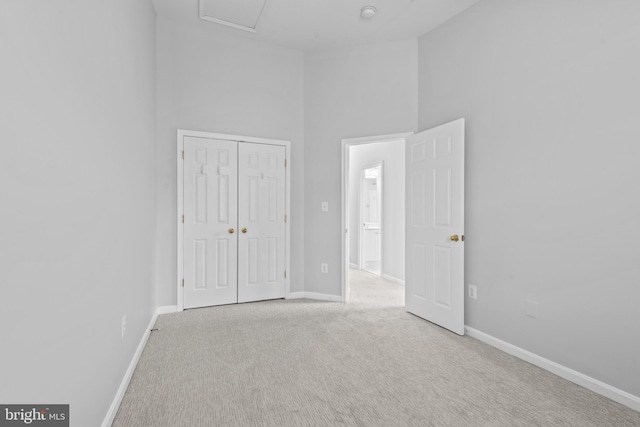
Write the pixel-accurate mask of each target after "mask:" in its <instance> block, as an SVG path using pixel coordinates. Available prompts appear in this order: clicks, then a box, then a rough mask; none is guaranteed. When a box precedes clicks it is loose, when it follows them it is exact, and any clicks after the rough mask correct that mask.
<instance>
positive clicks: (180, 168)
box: [176, 129, 291, 311]
mask: <svg viewBox="0 0 640 427" xmlns="http://www.w3.org/2000/svg"><path fill="white" fill-rule="evenodd" d="M189 136H190V137H195V138H208V139H221V140H225V141H235V142H251V143H254V144H267V145H279V146H282V147H285V159H286V161H287V167H286V168H285V170H284V174H285V215H286V216H287V222H286V223H285V270H286V271H287V277H286V278H285V279H284V282H285V291H284V295H285V298H289V297H290V294H291V264H290V258H291V257H290V250H291V213H290V212H291V209H290V203H291V184H290V179H291V173H290V172H289V171H290V170H291V142H290V141H285V140H280V139H268V138H257V137H253V136H243V135H229V134H224V133H213V132H202V131H195V130H185V129H178V130H177V143H176V148H177V150H176V162H177V180H176V181H177V197H176V206H177V217H176V224H177V228H178V236H177V237H178V238H177V240H178V241H177V250H178V253H177V257H176V263H177V275H176V295H177V311H183V310H184V298H183V288H182V279H183V278H184V266H183V262H184V259H183V258H184V241H183V240H184V224H183V223H182V215H183V213H184V211H183V209H184V163H183V159H182V151H183V150H184V138H185V137H189Z"/></svg>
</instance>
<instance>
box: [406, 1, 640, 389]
mask: <svg viewBox="0 0 640 427" xmlns="http://www.w3.org/2000/svg"><path fill="white" fill-rule="evenodd" d="M419 43H420V47H419V50H420V62H419V86H420V129H427V128H430V127H432V126H435V125H437V124H440V123H443V122H447V121H449V120H452V119H456V118H459V117H465V118H466V119H467V152H466V153H467V156H466V165H467V172H466V177H467V181H466V219H467V222H466V233H465V234H466V237H467V240H466V241H465V245H466V282H467V283H473V284H475V285H477V286H478V300H477V301H474V300H467V310H466V322H467V323H468V324H469V325H470V326H472V327H474V328H477V329H479V330H481V331H483V332H486V333H488V334H490V335H493V336H495V337H498V338H500V339H502V340H505V341H507V342H510V343H512V344H515V345H516V346H519V347H522V348H524V349H526V350H529V351H532V352H534V353H537V354H539V355H541V356H543V357H545V358H548V359H551V360H553V361H555V362H558V363H560V364H562V365H565V366H568V367H570V368H573V369H575V370H577V371H579V372H582V373H584V374H587V375H589V376H591V377H594V378H596V379H598V380H601V381H603V382H605V383H608V384H610V385H613V386H615V387H618V388H620V389H622V390H625V391H627V392H629V393H632V394H634V395H636V396H640V339H638V336H639V335H638V326H639V325H640V310H639V309H638V304H639V302H640V286H638V284H639V283H640V263H639V262H638V256H639V254H640V243H639V242H640V227H639V226H638V218H640V198H638V190H637V186H638V182H640V168H638V159H640V144H639V143H638V135H640V107H639V105H640V104H639V103H638V100H639V99H640V84H638V76H640V56H639V55H637V52H640V3H639V2H636V1H628V0H611V1H606V2H605V1H596V0H563V1H555V0H553V1H552V0H545V1H524V0H518V1H512V0H509V1H507V0H484V1H481V2H479V3H477V4H476V5H475V6H472V7H471V8H470V9H468V10H467V11H466V12H464V13H463V14H461V15H459V16H458V17H456V18H454V19H452V20H451V21H449V22H447V23H446V24H444V25H443V26H442V27H440V28H438V29H437V30H435V31H433V32H432V33H429V34H427V35H426V36H424V37H422V38H421V39H420V42H419ZM527 299H530V300H534V301H537V302H538V303H539V318H538V319H537V320H535V319H533V318H531V317H527V316H525V300H527Z"/></svg>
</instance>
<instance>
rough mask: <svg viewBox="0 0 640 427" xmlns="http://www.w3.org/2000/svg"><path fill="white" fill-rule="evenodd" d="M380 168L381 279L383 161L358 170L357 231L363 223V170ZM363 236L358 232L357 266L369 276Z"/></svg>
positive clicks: (383, 231) (383, 230) (381, 261)
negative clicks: (358, 218)
mask: <svg viewBox="0 0 640 427" xmlns="http://www.w3.org/2000/svg"><path fill="white" fill-rule="evenodd" d="M378 166H379V167H380V182H381V183H382V184H381V187H382V189H381V190H380V212H378V215H380V220H379V221H378V223H379V224H380V232H381V235H380V274H379V275H378V276H380V277H382V275H383V273H384V271H382V265H383V259H382V258H383V253H384V251H383V250H382V247H383V245H384V233H385V226H384V225H385V224H384V219H385V218H384V187H385V186H384V183H383V181H384V160H379V161H377V162H373V163H369V164H367V165H364V166H363V167H361V168H360V185H359V187H360V191H359V193H360V194H359V200H358V210H359V211H360V212H359V213H360V215H359V216H360V220H359V224H358V229H360V224H363V223H364V214H363V209H362V207H363V206H362V201H363V200H364V188H363V185H362V182H363V180H364V171H365V169H371V168H375V167H378ZM363 236H364V234H363V233H362V232H360V231H358V266H359V267H360V270H365V271H368V272H369V273H371V274H375V273H373V272H371V271H369V270H366V269H365V268H364V266H365V260H364V255H363V253H364V251H363V246H364V245H363V241H364V237H363Z"/></svg>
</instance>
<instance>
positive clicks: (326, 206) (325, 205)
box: [320, 202, 329, 212]
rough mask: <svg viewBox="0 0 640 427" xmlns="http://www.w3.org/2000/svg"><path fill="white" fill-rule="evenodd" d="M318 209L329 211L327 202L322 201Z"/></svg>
mask: <svg viewBox="0 0 640 427" xmlns="http://www.w3.org/2000/svg"><path fill="white" fill-rule="evenodd" d="M320 209H322V212H329V202H322V205H321V207H320Z"/></svg>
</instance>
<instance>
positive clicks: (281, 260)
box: [238, 143, 286, 302]
mask: <svg viewBox="0 0 640 427" xmlns="http://www.w3.org/2000/svg"><path fill="white" fill-rule="evenodd" d="M284 162H285V147H282V146H277V145H267V144H251V143H239V144H238V228H239V231H240V233H239V234H238V302H249V301H260V300H267V299H276V298H284V296H285V278H284V271H285V265H286V264H285V237H286V227H285V188H286V187H285V164H284Z"/></svg>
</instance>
